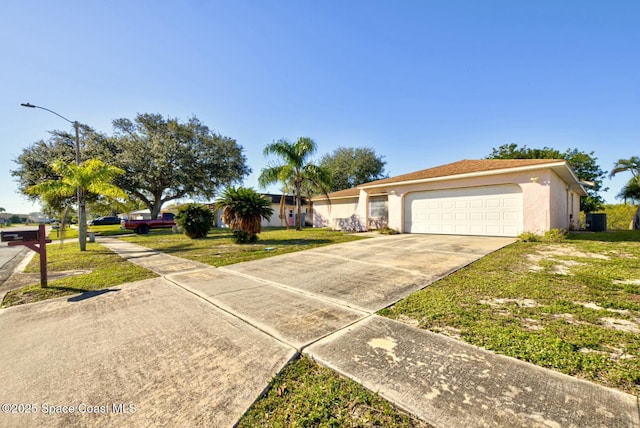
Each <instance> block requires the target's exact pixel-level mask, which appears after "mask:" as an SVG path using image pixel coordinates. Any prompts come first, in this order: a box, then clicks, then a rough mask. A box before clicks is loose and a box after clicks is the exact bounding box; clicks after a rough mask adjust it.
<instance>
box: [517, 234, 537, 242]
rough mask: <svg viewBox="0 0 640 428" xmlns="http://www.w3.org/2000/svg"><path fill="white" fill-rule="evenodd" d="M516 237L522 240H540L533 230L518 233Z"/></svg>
mask: <svg viewBox="0 0 640 428" xmlns="http://www.w3.org/2000/svg"><path fill="white" fill-rule="evenodd" d="M518 239H519V240H521V241H523V242H540V241H541V240H542V237H541V236H540V235H537V234H535V233H533V232H522V233H521V234H520V235H518Z"/></svg>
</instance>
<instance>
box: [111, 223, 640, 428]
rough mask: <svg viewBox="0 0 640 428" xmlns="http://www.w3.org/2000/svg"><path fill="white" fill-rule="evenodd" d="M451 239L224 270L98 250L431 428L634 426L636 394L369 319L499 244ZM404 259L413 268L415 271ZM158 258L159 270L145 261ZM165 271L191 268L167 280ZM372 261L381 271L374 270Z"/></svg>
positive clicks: (129, 250) (408, 240)
mask: <svg viewBox="0 0 640 428" xmlns="http://www.w3.org/2000/svg"><path fill="white" fill-rule="evenodd" d="M450 238H451V239H450V242H455V244H453V245H449V243H444V245H442V244H439V245H440V246H439V247H438V248H439V249H438V250H437V251H436V252H435V253H436V254H439V255H441V256H442V258H440V259H439V258H438V257H437V256H436V257H434V256H433V254H434V252H433V251H431V252H429V251H427V250H425V249H424V248H422V247H423V245H422V244H428V242H429V241H428V240H427V239H422V238H420V237H415V236H414V237H407V236H406V235H405V236H404V237H402V236H400V237H398V238H393V237H391V238H387V239H385V238H382V239H378V238H376V239H372V240H366V241H357V242H352V243H348V244H341V245H335V246H330V247H322V248H317V249H314V250H309V251H306V252H304V253H297V254H288V255H283V256H277V257H276V258H270V259H262V260H258V261H255V262H246V263H241V264H238V265H233V266H229V267H225V268H221V269H215V268H212V267H208V266H203V265H201V264H198V263H194V262H189V261H184V260H182V259H178V260H175V259H177V258H175V257H171V256H158V255H152V253H153V252H150V251H149V250H146V252H145V250H144V249H143V248H141V247H136V246H132V245H131V244H127V243H124V242H122V241H115V240H108V241H107V240H105V241H103V242H102V243H103V244H105V245H106V246H108V247H109V248H112V249H113V250H114V251H118V252H119V253H120V254H122V255H123V256H124V257H128V258H129V259H130V261H132V262H134V263H139V264H141V265H143V266H145V267H148V268H151V269H152V270H156V269H158V270H156V272H158V273H162V272H165V271H166V270H169V271H173V272H172V273H169V274H167V275H166V279H168V280H169V281H171V282H173V283H175V284H176V285H179V286H180V287H182V288H184V289H186V290H188V291H190V292H192V293H194V294H197V295H198V296H200V297H202V298H203V299H205V300H207V301H209V302H210V303H212V304H213V305H214V306H216V307H218V308H220V309H221V310H224V311H225V312H228V313H230V314H233V315H234V316H236V317H238V318H239V319H242V320H244V321H246V322H247V323H249V324H250V325H252V326H254V327H256V328H257V329H259V330H261V331H263V332H264V333H266V334H267V335H269V336H271V337H274V338H275V339H277V340H278V341H281V342H283V343H285V344H288V345H290V346H292V347H294V348H296V349H297V350H299V351H301V352H304V353H305V354H307V355H308V356H310V357H312V358H313V359H315V360H317V361H319V362H321V363H322V364H324V365H327V366H329V367H332V368H334V369H335V370H337V371H338V372H340V373H342V374H343V375H345V376H347V377H350V378H352V379H354V380H356V381H358V382H360V383H362V384H364V385H365V386H366V387H368V388H369V389H371V390H372V391H374V392H378V393H379V394H380V395H381V396H383V397H385V398H387V399H388V400H390V401H391V402H393V403H394V404H396V405H397V406H398V407H400V408H403V409H405V410H407V411H409V412H410V413H411V414H413V415H415V416H417V417H419V418H420V419H422V420H424V421H426V422H429V423H431V424H433V425H434V426H436V427H457V426H464V425H467V426H495V427H505V426H509V427H511V426H513V427H516V426H517V427H520V426H527V427H528V426H541V427H543V426H545V427H549V426H550V427H556V426H557V427H586V426H598V427H639V426H640V418H639V412H638V400H637V398H636V397H634V396H631V395H628V394H624V393H622V392H619V391H616V390H613V389H609V388H605V387H602V386H599V385H596V384H593V383H590V382H585V381H582V380H579V379H576V378H572V377H569V376H565V375H562V374H559V373H557V372H554V371H551V370H547V369H543V368H540V367H537V366H534V365H532V364H528V363H524V362H521V361H518V360H515V359H512V358H508V357H503V356H500V355H496V354H493V353H491V352H488V351H485V350H482V349H480V348H477V347H474V346H471V345H467V344H465V343H463V342H460V341H456V340H453V339H450V338H448V337H445V336H442V335H438V334H434V333H431V332H429V331H425V330H421V329H417V328H413V327H411V326H408V325H405V324H402V323H399V322H396V321H393V320H389V319H386V318H383V317H379V316H376V315H374V314H373V312H374V311H375V310H377V309H379V308H381V307H384V306H386V305H387V304H388V302H389V300H390V299H396V300H397V299H399V298H401V297H403V295H407V294H409V293H410V292H412V291H414V290H415V289H418V288H421V287H424V286H425V285H426V284H428V283H430V282H432V281H434V280H436V279H437V278H439V277H440V276H443V275H446V274H447V273H448V272H450V271H451V270H455V266H460V265H464V264H467V263H469V262H470V261H473V260H475V259H477V258H479V257H481V256H482V255H483V254H486V253H487V252H490V251H492V250H495V249H497V248H499V247H500V246H502V245H505V243H504V242H501V241H495V242H493V243H490V242H491V241H490V238H485V239H484V240H483V239H480V240H477V241H475V240H474V239H473V238H472V237H462V238H461V237H450ZM463 241H465V242H478V244H474V245H467V246H465V245H464V243H463ZM487 243H490V244H489V245H487ZM380 253H384V254H385V255H391V256H389V257H386V258H385V260H387V262H386V263H387V265H386V266H381V264H380V263H375V259H376V257H375V255H376V254H380ZM145 254H146V256H145ZM447 256H450V257H447ZM411 258H414V260H418V261H421V263H416V264H414V265H412V263H411ZM156 259H157V261H158V262H160V266H156V265H155V262H150V260H156ZM434 260H435V262H433V261H434ZM447 260H448V262H447ZM172 261H173V262H172ZM428 261H432V262H433V263H431V265H429V264H428V263H427V262H428ZM174 262H175V263H174ZM166 264H170V265H172V264H176V265H178V264H181V265H182V266H184V267H187V266H190V267H191V268H190V269H189V270H187V271H182V272H175V271H174V270H173V267H166ZM296 264H297V265H296ZM374 264H376V267H377V269H371V268H372V265H374ZM336 265H338V266H337V267H336ZM154 266H156V267H154ZM452 266H454V267H452ZM294 267H295V269H294ZM363 267H364V268H367V269H368V270H369V271H368V272H369V273H368V274H367V275H364V274H363V272H362V269H363ZM336 270H337V271H338V272H339V275H338V274H336ZM372 270H373V272H374V274H371V271H372ZM285 273H286V274H285ZM340 275H346V276H345V277H344V278H343V279H342V280H340ZM394 275H395V276H396V277H395V278H394ZM354 276H356V278H353V277H354ZM347 278H349V279H350V280H348V279H347ZM354 281H355V282H354ZM385 282H386V283H385ZM322 283H324V284H326V287H328V288H321V286H320V284H322ZM354 283H355V284H356V286H355V287H351V285H352V284H354ZM340 287H342V288H347V289H346V290H341V289H340ZM368 287H369V288H370V290H368V292H367V288H368ZM354 288H356V291H354ZM398 289H401V292H400V295H399V294H397V293H398ZM363 302H364V304H363Z"/></svg>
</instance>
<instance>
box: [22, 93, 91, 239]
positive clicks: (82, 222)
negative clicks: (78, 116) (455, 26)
mask: <svg viewBox="0 0 640 428" xmlns="http://www.w3.org/2000/svg"><path fill="white" fill-rule="evenodd" d="M20 105H21V106H22V107H28V108H39V109H40V110H46V111H48V112H49V113H53V114H55V115H56V116H58V117H59V118H61V119H64V120H66V121H67V122H69V123H70V124H72V125H73V128H74V130H75V132H76V147H75V149H76V166H80V124H79V123H78V121H77V120H73V121H72V120H69V119H67V118H66V117H64V116H62V115H61V114H58V113H56V112H55V111H53V110H49V109H48V108H46V107H40V106H36V105H33V104H30V103H22V104H20ZM77 198H78V238H79V240H80V251H86V249H87V212H86V204H85V194H84V189H83V188H82V186H78V191H77Z"/></svg>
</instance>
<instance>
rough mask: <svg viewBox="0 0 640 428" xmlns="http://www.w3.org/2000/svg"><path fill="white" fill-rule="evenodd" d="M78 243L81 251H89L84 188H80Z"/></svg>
mask: <svg viewBox="0 0 640 428" xmlns="http://www.w3.org/2000/svg"><path fill="white" fill-rule="evenodd" d="M78 241H79V243H80V251H87V209H86V203H85V197H84V189H83V188H82V187H78Z"/></svg>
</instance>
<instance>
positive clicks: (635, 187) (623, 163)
mask: <svg viewBox="0 0 640 428" xmlns="http://www.w3.org/2000/svg"><path fill="white" fill-rule="evenodd" d="M625 171H629V172H630V173H631V175H632V176H633V177H631V179H630V180H629V182H628V183H627V184H625V186H624V187H623V188H622V190H621V191H620V193H619V194H618V197H619V198H624V200H625V201H626V200H627V199H631V200H632V201H640V157H638V156H632V157H630V158H629V159H619V160H618V162H616V164H615V165H614V166H613V170H612V171H611V173H610V174H609V178H611V177H613V176H614V175H616V174H618V173H619V172H625ZM632 228H633V229H635V230H640V205H639V206H638V209H637V210H636V214H635V215H634V217H633V226H632Z"/></svg>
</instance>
